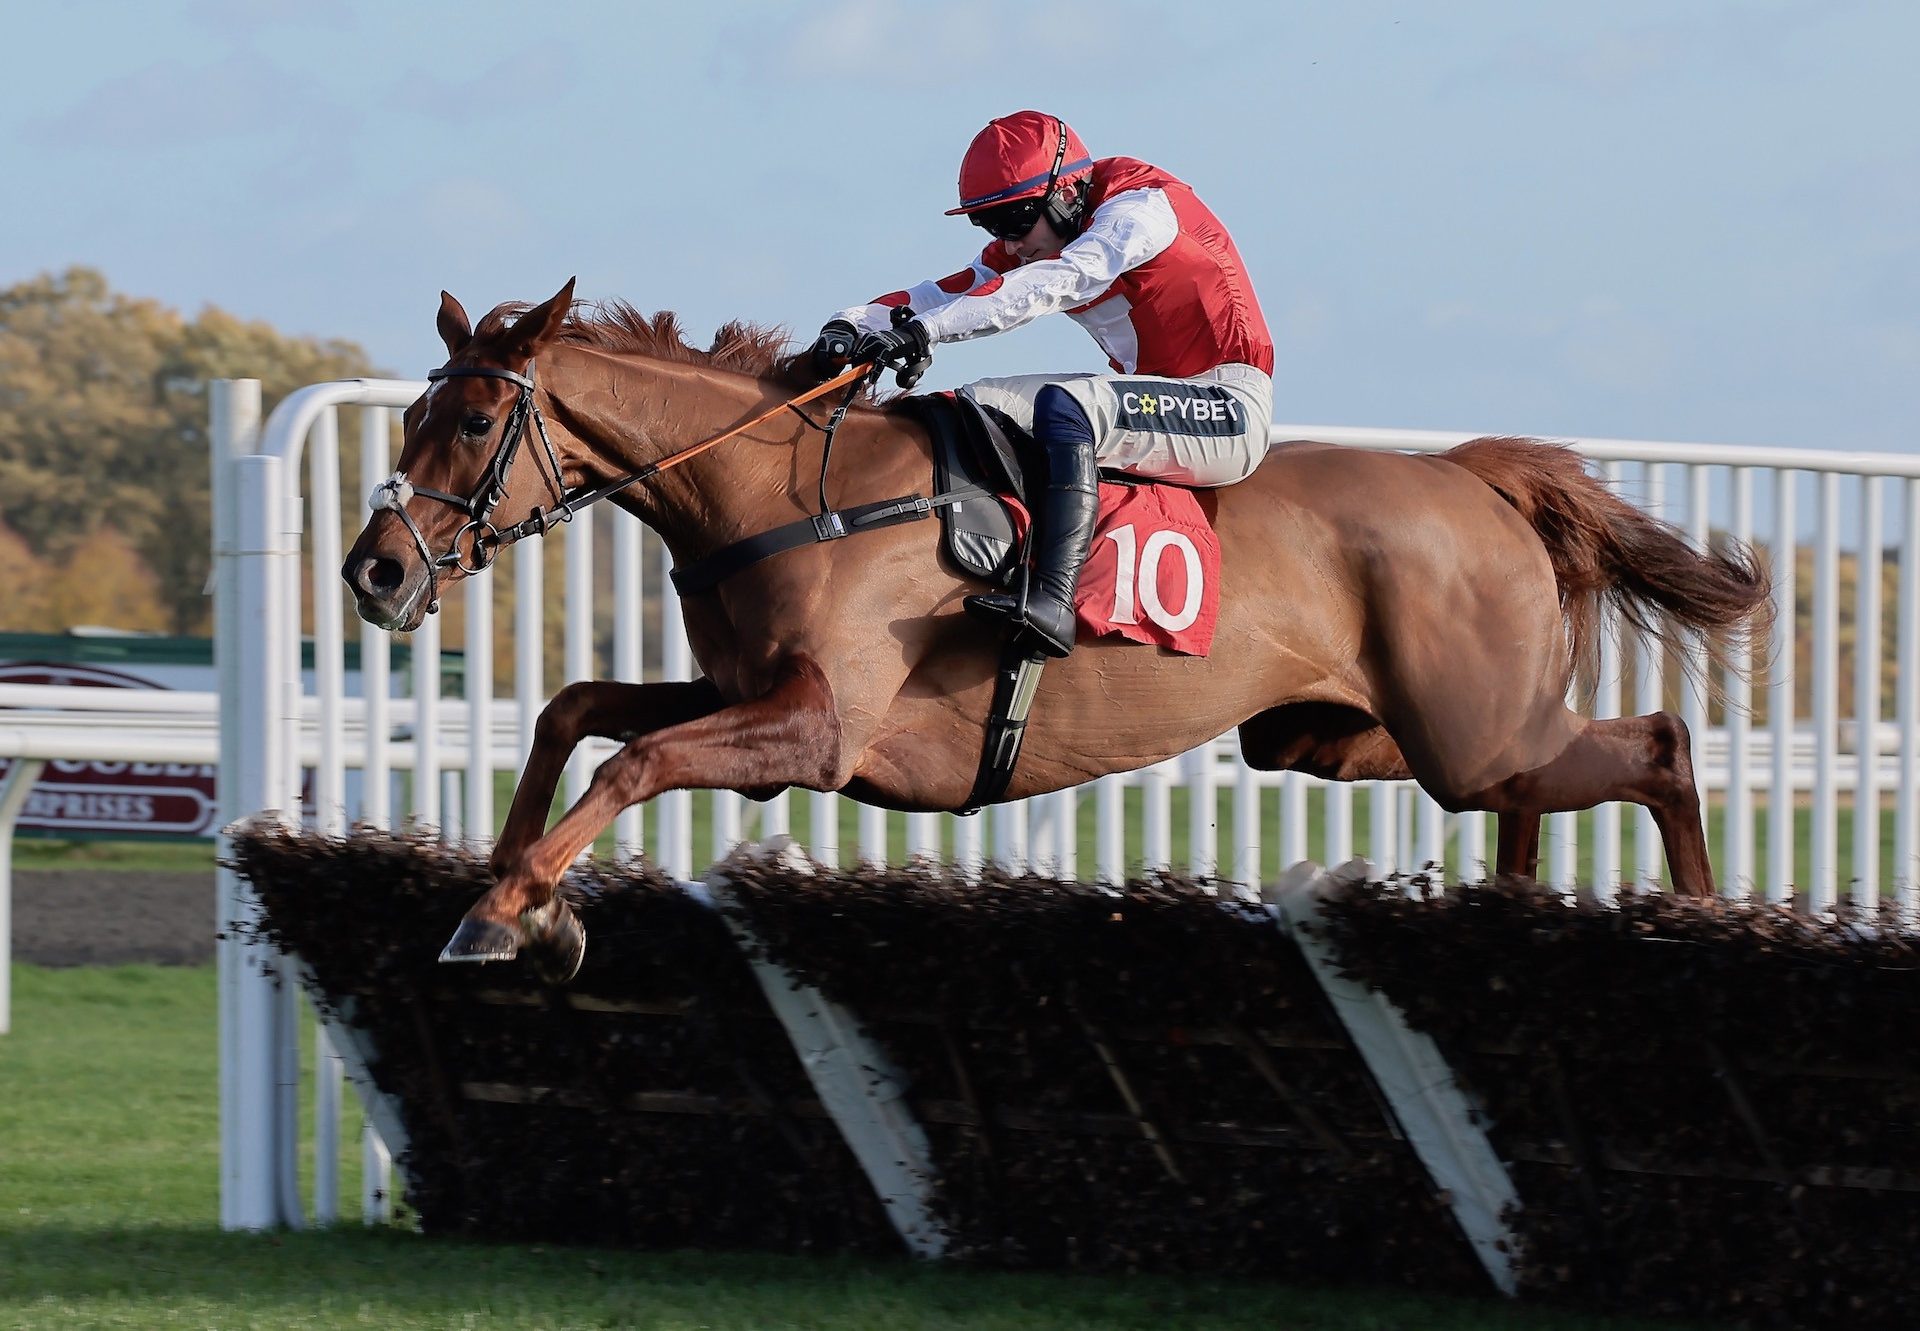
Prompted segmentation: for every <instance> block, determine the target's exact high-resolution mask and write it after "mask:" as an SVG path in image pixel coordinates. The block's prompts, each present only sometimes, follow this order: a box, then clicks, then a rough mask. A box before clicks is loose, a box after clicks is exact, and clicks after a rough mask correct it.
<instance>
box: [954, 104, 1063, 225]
mask: <svg viewBox="0 0 1920 1331" xmlns="http://www.w3.org/2000/svg"><path fill="white" fill-rule="evenodd" d="M1056 167H1057V168H1058V169H1057V170H1056ZM1092 169H1093V158H1092V156H1091V155H1090V154H1089V153H1088V152H1087V145H1086V144H1084V143H1082V142H1080V136H1079V135H1078V134H1075V133H1074V132H1073V130H1072V129H1070V128H1068V126H1067V123H1066V122H1065V121H1064V120H1062V119H1060V118H1059V117H1058V116H1050V115H1043V114H1042V113H1040V112H1039V111H1015V112H1014V113H1013V114H1012V115H1010V116H1001V117H1000V118H999V119H997V120H990V121H988V122H987V127H986V128H985V129H983V130H981V131H980V132H979V133H978V134H976V135H974V136H973V142H972V143H970V144H968V145H967V155H966V156H965V157H963V158H961V159H960V206H959V207H958V208H949V209H947V216H948V217H952V216H954V215H956V214H958V213H971V212H978V211H979V210H980V209H982V208H991V207H993V206H995V205H996V204H1002V203H1008V202H1011V201H1012V200H1014V199H1025V198H1030V197H1033V196H1036V195H1040V194H1045V193H1046V192H1047V187H1048V185H1049V184H1060V185H1064V184H1066V183H1067V182H1068V181H1069V180H1072V179H1075V178H1076V177H1078V176H1081V175H1084V174H1085V173H1086V172H1088V171H1091V170H1092Z"/></svg>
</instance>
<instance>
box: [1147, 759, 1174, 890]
mask: <svg viewBox="0 0 1920 1331" xmlns="http://www.w3.org/2000/svg"><path fill="white" fill-rule="evenodd" d="M1140 786H1141V790H1140V797H1141V799H1140V803H1141V819H1140V859H1141V861H1142V867H1143V868H1145V869H1147V870H1149V871H1151V870H1154V869H1159V870H1161V871H1162V872H1165V871H1166V870H1169V869H1171V868H1173V796H1172V792H1171V791H1170V790H1169V789H1168V786H1169V782H1168V780H1167V768H1166V764H1165V763H1155V764H1154V765H1153V766H1151V767H1149V768H1147V769H1146V770H1145V771H1143V772H1141V774H1140Z"/></svg>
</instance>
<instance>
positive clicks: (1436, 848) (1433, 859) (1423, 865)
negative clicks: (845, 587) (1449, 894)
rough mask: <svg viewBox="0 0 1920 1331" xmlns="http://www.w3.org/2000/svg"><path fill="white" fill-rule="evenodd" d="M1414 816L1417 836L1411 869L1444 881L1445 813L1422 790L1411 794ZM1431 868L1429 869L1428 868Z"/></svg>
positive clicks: (1445, 853)
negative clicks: (1430, 874) (1429, 873)
mask: <svg viewBox="0 0 1920 1331" xmlns="http://www.w3.org/2000/svg"><path fill="white" fill-rule="evenodd" d="M1413 800H1414V808H1415V809H1416V810H1418V812H1417V813H1416V814H1415V815H1414V817H1415V820H1416V823H1417V826H1418V835H1417V836H1416V837H1415V840H1414V852H1413V867H1414V868H1416V869H1418V870H1420V871H1421V872H1431V873H1432V874H1433V875H1434V876H1435V877H1436V878H1439V879H1441V880H1442V881H1445V879H1446V875H1447V811H1446V810H1445V809H1443V808H1441V807H1440V805H1439V803H1438V802H1437V801H1436V800H1435V799H1434V798H1433V797H1432V796H1431V795H1429V794H1427V792H1426V791H1424V790H1415V791H1414V792H1413ZM1429 866H1431V868H1429Z"/></svg>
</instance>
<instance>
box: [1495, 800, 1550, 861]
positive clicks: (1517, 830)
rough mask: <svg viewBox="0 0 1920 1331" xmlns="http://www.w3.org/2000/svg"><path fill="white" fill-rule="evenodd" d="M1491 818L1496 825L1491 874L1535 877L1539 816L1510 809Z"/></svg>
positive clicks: (1538, 843)
mask: <svg viewBox="0 0 1920 1331" xmlns="http://www.w3.org/2000/svg"><path fill="white" fill-rule="evenodd" d="M1494 821H1495V822H1496V823H1497V824H1498V825H1499V831H1498V843H1499V844H1498V846H1497V847H1496V849H1495V851H1494V856H1493V871H1494V873H1495V874H1497V875H1503V876H1504V875H1512V876H1514V877H1519V878H1532V877H1534V876H1535V875H1536V874H1537V873H1538V872H1539V868H1540V815H1539V814H1538V813H1535V812H1533V811H1531V810H1519V809H1509V810H1507V811H1505V812H1503V813H1501V814H1500V816H1499V817H1498V818H1496V819H1495V820H1494Z"/></svg>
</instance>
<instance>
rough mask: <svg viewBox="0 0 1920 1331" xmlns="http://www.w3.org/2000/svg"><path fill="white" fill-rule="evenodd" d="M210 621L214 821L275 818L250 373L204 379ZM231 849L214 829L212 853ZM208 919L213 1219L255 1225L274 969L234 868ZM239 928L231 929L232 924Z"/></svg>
mask: <svg viewBox="0 0 1920 1331" xmlns="http://www.w3.org/2000/svg"><path fill="white" fill-rule="evenodd" d="M212 399H213V429H212V441H213V453H214V471H215V475H216V477H219V478H220V480H219V482H218V487H217V490H216V499H217V501H218V502H217V504H216V507H215V512H214V520H215V542H214V554H215V584H214V595H215V614H214V618H215V625H216V639H215V641H216V648H215V650H216V653H217V663H218V667H219V675H220V685H221V687H220V698H221V702H220V708H221V725H220V751H221V758H220V767H219V791H220V800H219V803H220V817H221V822H222V824H223V825H225V824H231V823H232V822H233V821H235V820H237V819H240V818H243V817H247V816H250V815H253V814H255V813H260V812H263V811H264V812H268V813H271V814H274V815H277V816H281V817H284V816H285V812H286V791H285V778H286V767H285V764H284V762H283V758H284V755H283V754H282V753H281V752H280V751H279V750H280V745H281V742H282V740H283V739H284V737H285V734H286V729H285V726H284V725H283V724H282V720H283V718H282V717H281V716H280V710H281V706H282V703H283V698H282V695H281V692H280V689H281V684H282V680H283V678H284V672H283V671H282V669H281V668H280V662H279V658H280V656H281V655H282V653H283V652H284V651H285V650H286V646H287V645H286V644H285V642H284V641H283V638H284V635H283V634H282V632H281V631H280V630H281V622H280V621H281V618H282V615H283V614H284V609H285V607H284V598H283V596H282V594H281V592H282V588H283V586H284V581H285V580H284V578H283V576H282V571H281V568H280V567H279V566H280V565H281V564H282V563H284V562H285V557H284V555H283V553H282V552H281V550H280V549H279V543H280V542H279V532H278V530H277V527H278V525H279V518H280V516H281V513H280V507H281V497H282V476H281V472H282V466H281V462H280V459H279V458H276V457H256V456H246V454H247V452H248V450H249V449H251V447H252V446H253V441H254V439H255V437H256V436H257V434H258V431H259V418H260V388H259V385H258V384H257V383H255V382H253V381H251V380H238V381H235V380H219V381H216V382H215V384H214V385H213V393H212ZM231 852H232V842H231V839H230V838H229V837H228V836H226V835H225V834H224V833H223V834H222V835H221V837H220V847H219V853H220V858H221V859H222V860H225V859H226V858H227V857H228V856H229V855H230V854H231ZM217 883H218V903H217V905H216V908H215V917H214V927H215V930H216V933H217V935H218V937H219V940H220V942H219V967H220V1223H221V1226H222V1227H223V1228H226V1229H266V1228H270V1227H272V1226H274V1225H276V1224H279V1223H282V1222H283V1221H284V1220H286V1219H287V1218H288V1217H286V1216H285V1215H283V1213H282V1211H281V1207H280V1202H281V1198H280V1196H279V1190H278V1186H277V1166H278V1152H279V1150H280V1149H281V1148H282V1146H283V1145H284V1146H285V1149H287V1150H288V1151H289V1152H290V1151H291V1150H292V1144H291V1143H284V1144H283V1143H281V1142H280V1141H279V1140H278V1136H279V1134H278V1131H277V1115H276V1106H277V1103H278V1100H279V1090H278V1086H277V1081H278V1074H279V1057H278V1055H279V1041H280V1031H281V1026H280V1022H279V1020H278V1008H279V1005H280V997H281V988H280V983H279V980H278V978H277V974H278V970H279V967H278V966H277V965H276V962H277V960H278V959H277V958H276V957H275V956H274V954H273V951H272V949H271V948H269V947H267V946H266V945H265V944H264V943H261V942H258V941H256V940H255V939H254V938H253V937H252V936H251V935H250V934H248V933H246V932H244V930H246V929H247V928H249V927H251V926H252V925H253V924H254V923H256V922H257V920H258V917H259V903H258V901H257V900H256V899H255V898H254V896H253V893H252V892H251V890H249V888H248V887H247V885H246V884H245V883H244V882H243V881H242V880H241V879H240V877H239V875H238V874H236V873H234V872H233V871H232V870H231V869H225V868H223V869H220V870H219V871H218V875H217ZM236 926H238V927H236Z"/></svg>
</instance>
